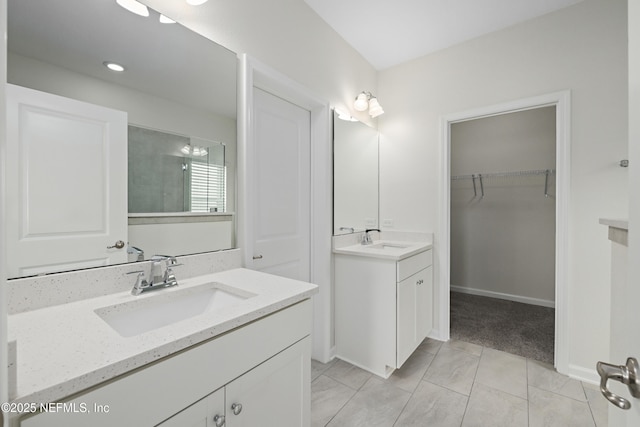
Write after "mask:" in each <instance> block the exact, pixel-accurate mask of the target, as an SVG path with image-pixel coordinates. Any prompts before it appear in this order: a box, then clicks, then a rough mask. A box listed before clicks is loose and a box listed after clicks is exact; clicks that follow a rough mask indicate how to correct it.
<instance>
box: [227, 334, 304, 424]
mask: <svg viewBox="0 0 640 427" xmlns="http://www.w3.org/2000/svg"><path fill="white" fill-rule="evenodd" d="M310 369H311V354H310V339H309V338H308V337H307V338H305V339H303V340H301V341H298V343H296V344H294V345H292V346H291V347H289V348H287V349H286V350H284V351H283V352H281V353H279V354H277V355H275V356H273V357H272V358H271V359H269V360H267V361H266V362H264V363H262V364H260V365H258V366H257V367H255V368H254V369H252V370H251V371H249V372H247V373H246V374H244V375H243V376H241V377H240V378H238V379H236V380H235V381H233V382H231V383H229V384H228V385H227V387H226V397H227V402H226V412H227V423H226V426H227V427H255V426H260V427H282V426H301V427H303V426H309V424H310V395H311V390H310V388H311V386H310V375H311V373H310Z"/></svg>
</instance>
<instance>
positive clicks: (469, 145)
mask: <svg viewBox="0 0 640 427" xmlns="http://www.w3.org/2000/svg"><path fill="white" fill-rule="evenodd" d="M555 116H556V111H555V106H547V107H540V108H534V109H529V110H524V111H517V112H509V113H504V114H499V115H495V116H491V117H484V118H478V119H473V120H466V121H462V122H456V123H453V124H452V125H451V143H450V145H451V186H450V191H451V193H450V200H451V211H450V212H451V218H450V220H451V234H450V242H451V252H450V259H451V263H450V265H451V267H450V268H451V271H450V278H451V279H450V280H451V304H450V319H451V331H450V333H451V337H452V338H453V339H456V340H460V341H467V342H471V343H473V344H479V345H482V346H484V347H489V348H493V349H496V350H501V351H506V352H508V353H512V354H516V355H519V356H523V357H527V358H530V359H535V360H538V361H541V362H546V363H551V364H552V363H553V352H554V348H553V347H554V332H555V331H554V317H555V316H554V314H555V313H554V308H555V169H556V156H555V153H556V138H555V135H556V123H555Z"/></svg>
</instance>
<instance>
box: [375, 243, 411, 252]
mask: <svg viewBox="0 0 640 427" xmlns="http://www.w3.org/2000/svg"><path fill="white" fill-rule="evenodd" d="M408 247H409V246H407V245H401V244H398V243H385V242H381V243H375V244H373V245H368V246H365V248H369V249H392V250H393V249H396V250H397V249H407V248H408Z"/></svg>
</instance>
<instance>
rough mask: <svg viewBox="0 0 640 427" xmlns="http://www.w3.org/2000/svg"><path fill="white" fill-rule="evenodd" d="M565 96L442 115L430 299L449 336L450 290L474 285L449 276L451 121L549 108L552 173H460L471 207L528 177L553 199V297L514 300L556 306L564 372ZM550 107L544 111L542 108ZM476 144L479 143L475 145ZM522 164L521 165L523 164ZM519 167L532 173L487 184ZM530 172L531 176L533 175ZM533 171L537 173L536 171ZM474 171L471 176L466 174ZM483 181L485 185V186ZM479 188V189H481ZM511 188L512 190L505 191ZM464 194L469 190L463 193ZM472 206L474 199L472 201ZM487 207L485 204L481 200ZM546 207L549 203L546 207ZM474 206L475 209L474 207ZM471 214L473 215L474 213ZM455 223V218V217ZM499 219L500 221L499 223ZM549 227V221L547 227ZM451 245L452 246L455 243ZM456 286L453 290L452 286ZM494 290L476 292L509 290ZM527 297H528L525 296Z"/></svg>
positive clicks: (556, 345)
mask: <svg viewBox="0 0 640 427" xmlns="http://www.w3.org/2000/svg"><path fill="white" fill-rule="evenodd" d="M569 103H570V96H569V92H568V91H565V92H558V93H553V94H548V95H543V96H539V97H534V98H528V99H523V100H518V101H513V102H509V103H505V104H500V105H494V106H488V107H483V108H479V109H476V110H472V111H465V112H461V113H456V114H452V115H449V116H447V117H443V118H442V120H441V129H442V133H441V144H440V150H441V163H440V164H441V170H440V191H441V194H440V201H441V209H440V216H439V227H438V230H437V233H436V241H437V242H439V243H440V244H439V257H438V264H437V267H438V271H437V273H436V281H437V286H436V290H435V295H434V297H435V299H436V301H437V303H436V304H437V310H436V318H435V323H436V332H437V335H438V337H439V338H440V339H443V340H448V339H449V338H450V336H451V330H450V327H451V318H450V310H451V294H450V292H451V291H452V290H454V291H455V290H460V287H466V288H467V289H463V290H465V291H468V290H469V288H471V289H473V288H474V285H469V284H466V283H463V285H462V286H461V285H459V284H457V283H455V282H454V280H453V279H456V280H457V276H456V277H453V276H454V275H452V273H451V267H452V257H453V256H456V255H455V254H453V253H452V239H453V238H458V237H457V236H453V237H452V223H453V224H455V223H456V222H455V221H454V220H452V203H455V202H456V201H455V200H454V196H453V195H452V188H453V187H454V186H455V185H457V184H458V183H457V182H456V180H455V179H453V180H452V178H456V177H457V176H458V175H456V173H458V172H456V171H455V170H453V165H452V151H453V150H455V148H454V149H452V134H453V133H454V132H455V126H456V123H460V124H462V123H464V122H468V121H471V120H477V119H484V118H492V117H497V116H502V115H506V114H511V113H516V112H526V111H529V110H540V111H542V110H541V109H543V108H545V107H550V108H551V110H553V115H554V116H555V129H553V135H554V137H555V138H554V139H555V141H554V142H555V147H554V151H555V171H549V170H550V169H553V167H549V166H541V167H540V169H538V168H537V166H531V167H528V166H527V167H525V168H524V169H522V170H521V169H518V168H514V169H513V170H503V169H487V170H476V171H475V172H468V173H467V171H464V172H462V171H460V172H459V174H460V175H470V177H467V179H468V181H467V184H469V188H468V189H469V191H470V192H471V193H470V194H471V195H472V196H473V195H474V193H473V189H472V187H473V184H474V181H475V184H476V193H475V198H476V202H475V206H476V207H478V206H480V205H481V203H484V202H487V201H489V196H488V195H487V192H488V191H489V190H490V189H491V190H492V191H493V192H492V196H491V197H494V196H496V195H497V194H498V193H499V192H502V191H506V190H507V189H505V188H502V187H510V186H511V187H515V186H517V185H519V184H518V182H519V181H522V180H524V181H527V180H531V181H532V182H533V181H535V179H537V178H540V179H541V180H542V183H541V185H540V186H539V187H538V190H539V191H540V195H541V196H542V197H543V198H545V199H548V198H549V196H551V195H553V197H555V206H554V207H553V208H552V217H553V219H554V220H555V224H554V225H552V228H553V231H554V236H553V239H552V240H553V250H554V253H553V256H552V258H553V260H554V263H553V264H554V265H555V268H553V266H550V269H551V270H552V276H553V279H552V282H553V283H552V285H551V286H552V287H553V291H552V296H549V294H548V293H547V294H546V296H536V294H531V293H530V294H525V295H524V296H525V297H526V298H524V300H521V301H517V302H518V303H521V302H526V303H531V302H534V303H536V304H538V305H539V306H541V307H545V305H546V306H549V305H551V306H555V313H554V315H553V317H554V327H553V329H554V333H553V349H554V351H553V352H554V355H553V364H554V366H555V367H556V369H557V371H558V372H560V373H563V374H568V373H569V372H568V370H569V366H568V354H567V353H568V343H567V339H566V337H567V334H566V328H567V324H568V321H567V300H566V295H567V286H568V284H567V264H568V263H567V260H568V200H569V197H568V196H569V194H568V192H569V173H570V171H569V166H570V164H569V141H570V138H569V117H570V110H569V105H570V104H569ZM547 111H549V110H547ZM476 148H478V147H476ZM525 166H526V165H525ZM518 171H526V172H530V173H531V176H523V177H517V176H506V180H507V181H509V182H508V183H507V185H506V186H505V185H504V183H498V185H496V184H495V183H494V182H489V180H490V179H495V180H496V181H499V180H502V179H503V178H504V177H500V176H497V175H498V173H499V172H505V173H506V172H518ZM482 173H485V174H487V173H495V174H496V176H494V177H492V178H489V176H485V177H483V179H482V182H480V177H479V176H478V175H482ZM534 173H535V174H534ZM536 174H537V175H536ZM471 175H473V176H471ZM545 180H546V181H547V197H545V193H544V181H545ZM485 184H486V186H485ZM483 187H484V188H483ZM530 187H531V189H530V188H528V187H527V192H528V191H529V190H532V191H533V190H535V187H536V186H535V185H531V186H530ZM508 190H511V189H508ZM482 191H484V192H485V197H484V199H483V198H482ZM515 194H516V197H518V193H517V192H516V193H515ZM467 195H468V194H467ZM471 203H472V204H473V203H474V202H471ZM485 205H486V203H485ZM547 208H548V206H547ZM476 210H477V209H476ZM476 213H477V212H474V213H473V214H476ZM456 221H457V220H456ZM498 223H499V222H498ZM547 227H548V225H547ZM482 231H483V232H484V233H485V234H486V233H487V232H491V231H493V233H494V234H493V235H494V236H498V234H497V233H498V231H499V230H490V229H487V230H482ZM454 245H457V243H456V244H454ZM504 262H505V261H503V264H501V263H500V262H495V261H494V262H492V263H489V261H487V263H486V265H485V267H484V268H485V270H487V269H488V270H491V269H500V268H501V267H505V266H506V264H504ZM456 286H458V288H456ZM493 292H496V294H493V295H491V294H489V295H481V296H483V297H484V296H492V297H495V296H501V297H504V295H499V294H500V293H509V292H500V291H499V290H495V289H494V290H493ZM467 295H471V292H467ZM527 298H529V299H527Z"/></svg>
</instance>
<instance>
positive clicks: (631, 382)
mask: <svg viewBox="0 0 640 427" xmlns="http://www.w3.org/2000/svg"><path fill="white" fill-rule="evenodd" d="M596 368H597V370H598V374H599V375H600V393H602V395H603V396H604V397H605V398H606V399H607V400H608V401H609V402H611V403H613V404H614V405H616V406H617V407H618V408H620V409H629V408H631V402H629V401H628V400H627V399H625V398H623V397H621V396H618V395H617V394H614V393H612V392H610V391H609V389H608V388H607V381H608V380H609V379H612V380H616V381H620V382H621V383H622V384H626V385H627V387H629V391H630V392H631V395H632V396H633V397H635V398H636V399H637V398H640V378H638V373H639V372H638V361H637V360H636V359H635V358H634V357H629V358H628V359H627V364H626V365H612V364H610V363H604V362H598V364H597V365H596Z"/></svg>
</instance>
